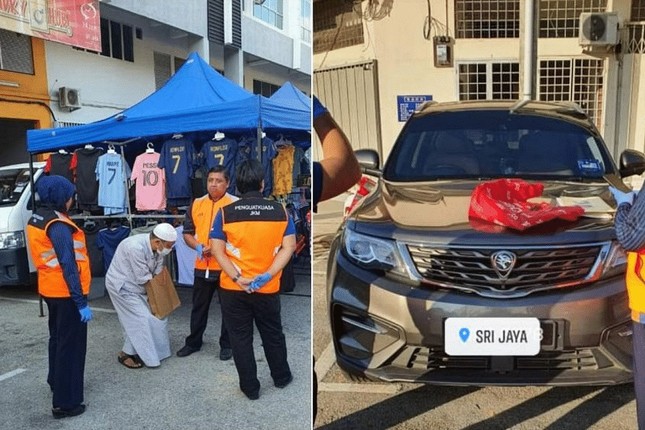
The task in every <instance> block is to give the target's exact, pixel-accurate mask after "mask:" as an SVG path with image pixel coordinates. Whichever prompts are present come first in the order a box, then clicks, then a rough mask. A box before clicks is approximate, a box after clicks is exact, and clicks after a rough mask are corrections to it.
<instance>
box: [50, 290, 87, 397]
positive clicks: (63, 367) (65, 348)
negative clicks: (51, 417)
mask: <svg viewBox="0 0 645 430" xmlns="http://www.w3.org/2000/svg"><path fill="white" fill-rule="evenodd" d="M45 303H47V309H48V310H49V374H48V375H47V383H48V384H49V386H50V387H51V389H52V391H53V392H54V397H53V400H52V406H53V407H55V408H62V409H73V408H75V407H76V406H78V405H80V404H81V403H83V377H84V374H85V351H86V350H87V323H84V322H81V315H80V314H79V313H78V308H77V307H76V304H74V302H73V301H72V299H69V298H65V299H52V298H47V297H45Z"/></svg>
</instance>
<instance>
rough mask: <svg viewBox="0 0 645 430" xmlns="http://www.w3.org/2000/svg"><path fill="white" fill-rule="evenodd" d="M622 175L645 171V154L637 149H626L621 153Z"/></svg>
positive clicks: (637, 173)
mask: <svg viewBox="0 0 645 430" xmlns="http://www.w3.org/2000/svg"><path fill="white" fill-rule="evenodd" d="M619 172H620V177H621V178H625V177H627V176H632V175H640V174H641V173H643V172H645V155H644V154H643V153H642V152H640V151H637V150H635V149H626V150H624V151H623V153H622V154H620V169H619Z"/></svg>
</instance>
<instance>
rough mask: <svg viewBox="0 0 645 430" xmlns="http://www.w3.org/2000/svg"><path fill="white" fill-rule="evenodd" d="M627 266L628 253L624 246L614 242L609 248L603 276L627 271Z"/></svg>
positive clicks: (608, 276)
mask: <svg viewBox="0 0 645 430" xmlns="http://www.w3.org/2000/svg"><path fill="white" fill-rule="evenodd" d="M626 267H627V253H625V250H624V249H623V247H622V246H620V245H619V244H618V243H617V242H614V243H613V244H612V246H611V249H610V250H609V256H608V257H607V260H606V262H605V267H603V270H602V277H603V278H610V277H612V276H616V275H620V274H624V273H625V269H626Z"/></svg>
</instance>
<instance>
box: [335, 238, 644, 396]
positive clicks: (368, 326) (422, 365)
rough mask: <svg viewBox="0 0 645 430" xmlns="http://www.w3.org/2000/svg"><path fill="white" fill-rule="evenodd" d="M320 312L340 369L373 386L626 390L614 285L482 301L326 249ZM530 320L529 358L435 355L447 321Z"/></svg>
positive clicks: (618, 283) (627, 369)
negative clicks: (538, 338)
mask: <svg viewBox="0 0 645 430" xmlns="http://www.w3.org/2000/svg"><path fill="white" fill-rule="evenodd" d="M330 255H331V260H330V265H329V272H328V273H329V278H328V303H329V305H330V308H329V310H330V318H331V327H332V337H333V342H334V347H335V351H336V360H337V362H338V364H339V366H340V367H341V368H342V369H344V370H345V371H348V372H350V373H353V374H358V375H361V376H367V377H368V378H371V379H376V380H382V381H402V382H425V383H432V384H447V385H612V384H620V383H626V382H629V381H631V378H632V373H631V365H632V346H631V320H630V311H629V308H628V305H627V303H628V302H627V293H626V290H625V286H624V282H623V280H622V279H621V278H620V277H618V278H614V279H611V280H605V281H601V282H597V283H594V284H590V285H587V286H584V287H581V288H568V289H562V290H556V291H549V292H547V293H544V292H543V293H536V294H532V295H529V296H526V297H522V298H513V299H491V298H484V297H481V296H477V295H474V294H464V293H461V292H457V291H450V290H441V291H439V290H435V289H431V288H429V287H426V286H420V287H419V286H413V285H408V284H405V283H402V282H396V281H393V280H391V279H388V278H384V277H382V276H378V275H377V274H375V273H373V272H370V271H367V270H363V269H362V268H359V267H357V266H355V265H354V264H352V263H351V262H350V261H348V260H347V259H346V258H345V257H344V256H343V255H342V254H341V253H339V252H336V249H335V248H332V252H331V253H330ZM527 316H528V317H536V318H538V319H539V320H540V322H541V324H542V326H543V328H548V330H550V331H549V332H545V333H546V334H547V335H546V336H545V339H544V341H543V343H542V347H541V350H540V353H539V354H538V355H537V356H533V357H490V356H483V357H463V356H459V357H455V356H449V355H447V354H446V353H445V352H444V345H443V324H444V321H445V319H446V318H448V317H471V318H475V317H527Z"/></svg>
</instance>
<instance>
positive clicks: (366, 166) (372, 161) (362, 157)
mask: <svg viewBox="0 0 645 430" xmlns="http://www.w3.org/2000/svg"><path fill="white" fill-rule="evenodd" d="M354 155H356V159H357V160H358V164H359V165H360V166H361V170H362V171H363V173H367V174H368V175H372V176H381V171H380V170H379V168H380V160H379V155H378V152H376V151H375V150H373V149H357V150H356V151H354Z"/></svg>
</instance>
